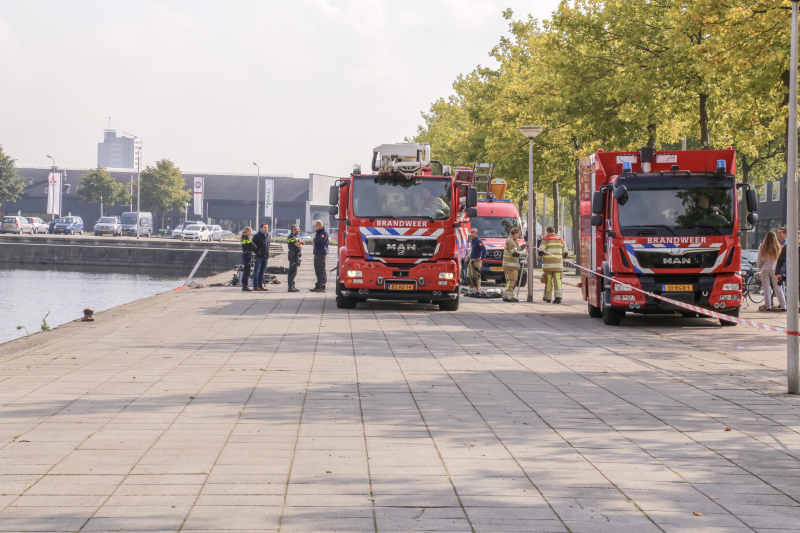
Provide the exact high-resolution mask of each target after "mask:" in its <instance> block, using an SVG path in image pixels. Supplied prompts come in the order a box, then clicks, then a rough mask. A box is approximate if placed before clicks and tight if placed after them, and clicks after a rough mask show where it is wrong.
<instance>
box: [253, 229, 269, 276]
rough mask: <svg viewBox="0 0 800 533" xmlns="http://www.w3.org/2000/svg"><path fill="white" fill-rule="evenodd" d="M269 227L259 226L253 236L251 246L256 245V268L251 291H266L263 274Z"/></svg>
mask: <svg viewBox="0 0 800 533" xmlns="http://www.w3.org/2000/svg"><path fill="white" fill-rule="evenodd" d="M268 232H269V226H267V225H266V224H261V229H259V230H258V233H256V234H255V235H253V244H255V245H256V250H257V251H256V267H255V270H254V272H253V290H254V291H268V290H269V289H265V288H264V274H265V273H266V271H267V260H269V233H268Z"/></svg>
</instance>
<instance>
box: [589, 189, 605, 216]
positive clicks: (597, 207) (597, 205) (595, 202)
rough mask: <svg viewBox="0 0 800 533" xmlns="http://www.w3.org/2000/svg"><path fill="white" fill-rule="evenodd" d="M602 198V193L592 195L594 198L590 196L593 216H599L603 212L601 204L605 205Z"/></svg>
mask: <svg viewBox="0 0 800 533" xmlns="http://www.w3.org/2000/svg"><path fill="white" fill-rule="evenodd" d="M603 196H604V195H603V192H602V191H597V192H596V193H594V196H592V213H594V214H595V215H599V214H600V213H602V212H603V207H604V205H603V204H604V203H605V198H603Z"/></svg>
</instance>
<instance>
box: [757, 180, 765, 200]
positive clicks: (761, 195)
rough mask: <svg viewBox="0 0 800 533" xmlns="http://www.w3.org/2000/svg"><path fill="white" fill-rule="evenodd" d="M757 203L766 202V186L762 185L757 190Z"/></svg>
mask: <svg viewBox="0 0 800 533" xmlns="http://www.w3.org/2000/svg"><path fill="white" fill-rule="evenodd" d="M756 190H757V191H758V201H759V202H766V201H767V186H766V184H764V185H762V186H761V187H759V188H758V189H756Z"/></svg>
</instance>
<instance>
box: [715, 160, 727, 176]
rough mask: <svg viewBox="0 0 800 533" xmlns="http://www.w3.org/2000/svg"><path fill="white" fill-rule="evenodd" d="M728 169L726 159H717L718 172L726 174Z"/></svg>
mask: <svg viewBox="0 0 800 533" xmlns="http://www.w3.org/2000/svg"><path fill="white" fill-rule="evenodd" d="M727 171H728V165H727V164H726V163H725V160H724V159H718V160H717V172H718V173H720V174H725V172H727Z"/></svg>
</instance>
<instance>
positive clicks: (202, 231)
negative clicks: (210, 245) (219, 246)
mask: <svg viewBox="0 0 800 533" xmlns="http://www.w3.org/2000/svg"><path fill="white" fill-rule="evenodd" d="M181 240H182V241H210V240H211V233H210V232H209V231H208V226H206V225H205V224H190V225H189V226H186V229H185V230H183V233H181Z"/></svg>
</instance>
